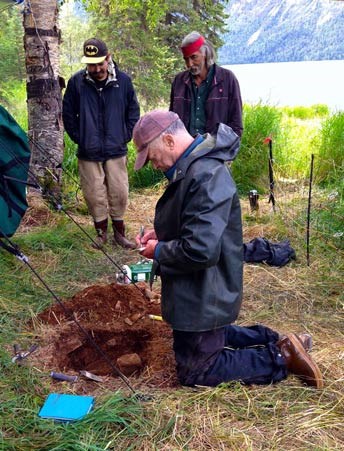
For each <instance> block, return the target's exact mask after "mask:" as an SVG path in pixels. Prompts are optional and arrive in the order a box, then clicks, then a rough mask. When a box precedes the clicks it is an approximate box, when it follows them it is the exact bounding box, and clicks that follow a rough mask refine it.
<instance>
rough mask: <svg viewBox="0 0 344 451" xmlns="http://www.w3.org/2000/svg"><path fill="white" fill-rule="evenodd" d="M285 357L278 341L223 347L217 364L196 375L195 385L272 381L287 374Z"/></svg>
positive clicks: (279, 379)
mask: <svg viewBox="0 0 344 451" xmlns="http://www.w3.org/2000/svg"><path fill="white" fill-rule="evenodd" d="M287 374H288V373H287V368H286V364H285V360H284V358H283V357H282V355H281V354H280V352H279V349H278V348H277V347H276V346H275V345H274V344H271V343H270V344H268V345H266V346H265V347H260V348H248V349H235V350H233V349H223V350H222V351H221V352H220V353H219V354H218V356H217V359H216V361H215V362H214V364H213V365H212V366H211V367H210V368H208V370H207V371H206V372H205V373H203V374H199V375H198V376H197V378H195V381H194V384H195V385H206V386H210V387H215V386H216V385H218V384H221V383H222V382H229V381H241V382H243V383H244V384H271V383H275V382H279V381H281V380H282V379H285V378H286V377H287Z"/></svg>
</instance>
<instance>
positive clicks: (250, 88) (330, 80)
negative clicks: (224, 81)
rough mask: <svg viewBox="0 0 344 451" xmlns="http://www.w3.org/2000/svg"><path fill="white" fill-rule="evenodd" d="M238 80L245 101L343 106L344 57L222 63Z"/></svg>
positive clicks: (337, 108)
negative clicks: (296, 60) (225, 64)
mask: <svg viewBox="0 0 344 451" xmlns="http://www.w3.org/2000/svg"><path fill="white" fill-rule="evenodd" d="M223 67H226V68H228V69H230V70H232V71H233V72H234V74H235V75H236V77H237V78H238V80H239V83H240V88H241V94H242V98H243V102H244V103H253V104H256V103H258V102H260V101H261V102H262V103H263V104H269V105H273V106H287V105H288V106H295V105H302V106H309V105H314V104H317V103H323V104H326V105H328V106H329V108H330V109H331V110H332V111H338V110H341V111H342V110H344V60H340V61H301V62H289V63H264V64H232V65H230V66H223Z"/></svg>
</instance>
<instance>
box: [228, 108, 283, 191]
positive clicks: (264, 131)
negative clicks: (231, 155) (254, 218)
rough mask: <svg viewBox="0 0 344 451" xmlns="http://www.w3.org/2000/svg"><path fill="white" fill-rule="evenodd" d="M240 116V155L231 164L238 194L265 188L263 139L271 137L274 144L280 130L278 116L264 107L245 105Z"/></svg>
mask: <svg viewBox="0 0 344 451" xmlns="http://www.w3.org/2000/svg"><path fill="white" fill-rule="evenodd" d="M243 117H244V133H243V136H242V140H241V146H240V152H239V155H238V156H237V158H236V160H235V161H234V163H233V165H232V173H233V177H234V180H235V182H236V184H237V187H238V189H239V192H240V193H242V194H244V193H247V192H248V191H249V190H251V189H257V190H262V189H264V187H265V186H268V183H269V182H268V180H269V178H268V173H269V171H268V161H269V148H268V146H267V145H266V144H264V139H265V138H266V137H268V136H271V137H272V139H273V142H275V139H276V138H277V137H278V136H279V134H280V130H281V120H282V113H281V112H280V111H279V110H278V109H277V108H274V107H271V106H268V105H263V104H258V105H254V106H250V105H245V107H244V116H243Z"/></svg>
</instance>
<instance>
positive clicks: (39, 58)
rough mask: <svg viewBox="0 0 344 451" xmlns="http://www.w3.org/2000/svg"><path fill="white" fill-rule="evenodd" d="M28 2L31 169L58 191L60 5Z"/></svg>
mask: <svg viewBox="0 0 344 451" xmlns="http://www.w3.org/2000/svg"><path fill="white" fill-rule="evenodd" d="M25 3H26V6H25V9H24V15H23V16H24V18H23V25H24V48H25V64H26V75H27V79H26V81H27V82H26V90H27V108H28V120H29V121H28V136H29V140H30V146H31V153H32V156H31V170H32V172H34V173H35V175H36V176H37V177H39V180H40V184H41V185H42V186H43V187H44V188H45V189H47V190H49V191H51V190H52V191H53V192H56V193H57V192H58V193H59V192H60V187H61V163H62V159H63V125H62V94H61V87H60V77H59V45H60V31H59V29H58V25H57V14H58V5H57V0H30V1H29V2H25Z"/></svg>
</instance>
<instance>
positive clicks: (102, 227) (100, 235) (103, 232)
mask: <svg viewBox="0 0 344 451" xmlns="http://www.w3.org/2000/svg"><path fill="white" fill-rule="evenodd" d="M94 228H95V229H96V232H97V236H96V238H95V239H94V241H95V242H94V243H92V247H93V248H94V249H99V248H102V247H103V246H104V245H105V244H106V243H107V228H108V220H107V219H104V221H100V222H94Z"/></svg>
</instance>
